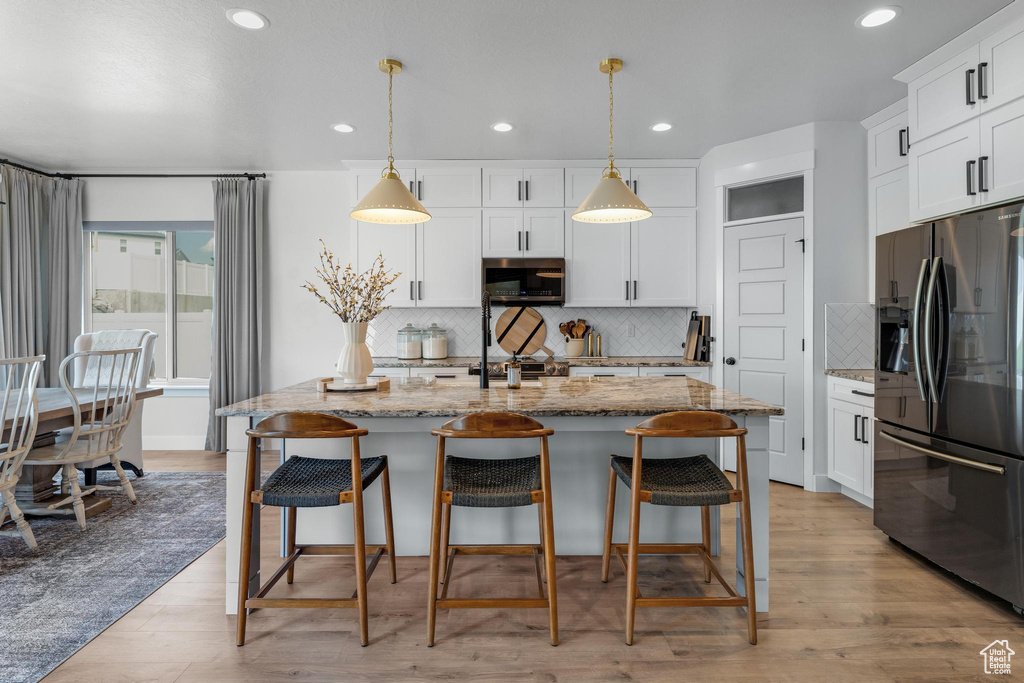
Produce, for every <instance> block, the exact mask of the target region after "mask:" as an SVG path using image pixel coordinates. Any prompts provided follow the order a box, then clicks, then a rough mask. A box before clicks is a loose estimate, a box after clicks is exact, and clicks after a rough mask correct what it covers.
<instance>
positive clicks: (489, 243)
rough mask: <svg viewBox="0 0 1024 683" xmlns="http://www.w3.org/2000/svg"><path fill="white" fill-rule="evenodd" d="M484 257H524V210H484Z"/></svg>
mask: <svg viewBox="0 0 1024 683" xmlns="http://www.w3.org/2000/svg"><path fill="white" fill-rule="evenodd" d="M483 255H484V257H485V258H516V257H518V256H522V255H523V211H522V209H484V220H483Z"/></svg>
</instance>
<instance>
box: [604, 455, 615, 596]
mask: <svg viewBox="0 0 1024 683" xmlns="http://www.w3.org/2000/svg"><path fill="white" fill-rule="evenodd" d="M615 479H616V477H615V470H613V469H612V466H611V464H609V465H608V507H607V508H606V509H605V513H604V554H603V555H602V556H601V581H603V582H604V583H608V565H609V564H610V563H611V559H612V527H614V525H615V484H616V482H615Z"/></svg>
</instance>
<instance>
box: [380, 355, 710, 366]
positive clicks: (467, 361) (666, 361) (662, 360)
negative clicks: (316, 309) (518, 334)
mask: <svg viewBox="0 0 1024 683" xmlns="http://www.w3.org/2000/svg"><path fill="white" fill-rule="evenodd" d="M487 360H488V361H489V362H495V363H498V362H503V361H506V360H508V358H507V357H506V356H504V355H500V356H495V357H491V356H488V358H487ZM534 360H538V361H542V360H547V359H546V358H538V357H535V358H534ZM552 360H554V361H555V362H556V363H567V364H568V365H569V366H570V367H574V366H575V367H588V366H601V367H711V363H710V362H704V361H693V360H686V359H685V358H683V357H682V356H609V357H607V358H586V357H583V358H565V357H563V356H555V357H554V358H553V359H552ZM479 364H480V356H449V357H448V358H444V359H441V360H425V359H423V358H417V359H415V360H401V359H399V358H395V357H393V356H388V357H374V359H373V365H374V366H375V367H378V368H464V367H474V366H477V365H479Z"/></svg>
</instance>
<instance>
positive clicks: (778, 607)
mask: <svg viewBox="0 0 1024 683" xmlns="http://www.w3.org/2000/svg"><path fill="white" fill-rule="evenodd" d="M265 464H266V468H267V469H272V468H273V467H274V466H275V465H276V459H275V457H274V455H273V454H268V456H267V460H266V463H265ZM222 467H223V460H222V456H219V455H216V454H209V453H201V452H165V451H154V452H147V454H146V469H147V471H159V470H162V469H165V470H171V469H173V470H177V471H183V470H216V469H221V468H222ZM397 495H400V492H399V493H398V494H397ZM771 496H772V502H771V514H772V520H771V564H772V571H771V612H770V613H768V614H765V615H761V616H759V618H758V636H759V644H758V645H756V646H751V645H749V644H748V643H747V642H746V630H745V627H744V620H743V615H742V613H741V612H740V611H739V610H738V609H735V610H734V609H722V608H719V609H711V608H702V609H668V608H648V609H638V611H637V625H636V639H635V642H634V645H633V646H632V647H630V646H627V645H625V644H624V642H623V624H624V622H623V612H624V607H625V594H624V586H625V578H624V577H623V575H622V573H621V571H620V570H619V568H618V567H617V566H616V563H615V562H614V561H613V562H612V577H611V579H610V581H609V583H608V584H602V583H601V581H600V558H597V557H559V559H558V593H559V596H558V601H559V627H560V631H561V639H562V643H561V644H560V645H559V646H558V647H551V645H550V644H549V643H548V640H547V638H548V636H547V616H546V614H547V613H546V611H545V610H505V611H501V610H488V611H482V610H453V611H441V612H439V614H438V624H437V644H436V645H435V647H433V648H427V647H426V644H425V633H426V618H425V617H426V586H425V582H426V573H427V561H426V558H422V557H400V558H399V560H398V574H399V576H398V579H399V582H398V583H397V584H396V585H391V584H390V583H389V582H388V579H387V572H386V571H377V572H376V573H375V574H374V576H373V578H372V579H371V581H370V591H369V607H370V639H371V642H370V646H369V647H366V648H361V647H360V646H359V636H358V624H357V622H356V614H355V612H354V611H352V610H261V611H258V612H256V613H254V614H253V615H252V616H250V618H249V627H248V639H247V643H246V645H245V646H244V647H241V648H238V647H236V646H235V644H234V627H235V619H234V617H229V616H226V615H225V614H224V583H223V581H224V544H223V543H220V544H218V545H217V546H215V547H214V548H212V549H211V550H210V551H209V552H207V553H206V554H205V555H203V556H202V557H200V558H199V559H197V560H196V561H195V562H193V563H192V564H191V565H189V566H188V567H187V568H186V569H184V570H183V571H182V572H181V573H180V574H178V575H177V576H176V577H174V579H172V580H171V581H170V582H168V583H167V584H166V585H165V586H163V587H162V588H161V589H160V590H158V591H156V593H154V594H153V595H152V596H150V597H149V598H148V599H146V600H145V601H144V602H142V603H141V604H140V605H139V606H138V607H136V608H135V609H133V610H132V611H131V612H129V613H128V614H126V615H125V616H124V617H122V618H121V619H120V620H119V621H118V622H117V623H115V624H114V625H112V626H111V627H110V628H109V629H107V630H106V631H105V632H104V633H102V634H101V635H100V636H99V637H97V638H96V639H95V640H93V641H92V642H91V643H89V644H88V645H86V646H85V647H84V648H82V649H81V650H80V651H79V652H78V653H77V654H75V655H74V656H73V657H71V658H70V659H69V660H68V661H67V662H65V663H64V664H63V665H61V666H60V667H59V668H58V669H57V670H56V671H54V672H53V673H52V674H51V675H50V676H48V677H47V678H46V679H45V680H46V681H50V682H58V681H74V682H75V683H88V682H91V681H104V682H110V681H168V682H170V681H178V682H181V683H184V682H192V681H225V682H229V681H295V680H300V681H441V680H443V681H452V680H468V679H472V680H476V681H511V680H515V681H621V680H639V681H645V682H646V681H681V680H688V681H780V682H781V681H784V682H785V683H791V682H792V681H793V680H807V681H823V680H828V681H829V683H841V682H843V681H918V680H919V681H969V680H979V681H980V680H984V679H986V676H985V675H984V673H983V669H982V660H981V656H980V655H979V654H978V651H979V650H981V649H982V648H983V647H984V646H986V645H987V644H989V643H990V642H992V641H993V640H995V639H997V638H999V639H1004V638H1008V639H1009V641H1010V646H1011V647H1015V648H1017V649H1018V651H1021V650H1020V649H1019V648H1020V647H1024V621H1022V620H1021V619H1020V618H1018V617H1017V615H1016V614H1014V613H1013V611H1012V610H1011V609H1010V608H1009V607H1008V606H1007V605H1006V604H1005V603H1002V602H1001V601H998V600H995V599H993V598H991V597H989V596H988V595H987V594H985V593H983V592H982V591H979V590H978V589H976V588H974V587H971V586H969V585H967V584H965V583H964V582H962V581H959V580H956V579H954V578H952V577H951V576H950V575H948V574H945V573H943V572H941V571H940V570H938V569H936V568H935V567H933V566H931V565H928V564H927V563H925V562H923V561H922V560H920V559H919V558H917V557H916V556H914V555H912V554H910V553H908V552H906V551H905V550H903V549H901V548H900V547H899V546H898V545H896V544H894V543H891V542H890V541H889V540H888V539H887V538H886V537H885V535H884V534H882V533H881V532H879V531H878V530H877V529H875V528H874V527H873V526H872V523H871V511H870V510H869V509H867V508H864V507H862V506H861V505H859V504H857V503H855V502H853V501H852V500H849V499H848V498H845V497H843V496H841V495H839V494H811V493H806V492H804V491H803V490H801V489H798V488H795V487H791V486H786V485H782V484H778V485H776V484H773V485H772V490H771ZM140 504H142V505H144V504H145V501H140ZM459 513H460V510H458V509H456V510H455V512H454V515H453V516H454V524H455V525H457V524H458V516H459ZM424 514H427V511H425V512H424ZM263 520H264V523H263V539H264V542H263V548H264V549H265V551H266V553H265V556H264V560H263V562H264V565H263V566H264V567H276V566H277V558H276V557H275V554H274V553H275V551H276V549H277V547H278V546H277V539H278V533H279V527H278V517H277V515H276V510H275V514H269V515H264V517H263ZM555 524H556V525H557V524H558V520H557V519H556V520H555ZM382 536H383V532H382V530H379V529H368V530H367V538H368V541H369V542H377V541H379V540H380V538H379V537H382ZM722 537H723V541H724V543H723V545H724V546H725V553H724V555H723V557H721V558H719V559H720V566H723V567H726V568H729V571H728V572H727V575H728V576H729V577H730V578H731V577H732V576H733V574H732V570H731V568H732V567H733V566H735V565H734V539H735V517H734V513H733V510H732V508H731V507H730V508H728V509H724V510H723V533H722ZM623 540H625V539H623ZM680 540H683V539H680ZM399 541H400V539H399ZM399 553H401V546H399ZM640 568H641V589H642V590H643V591H644V593H647V594H650V595H656V594H658V593H665V594H668V593H689V594H701V593H704V592H706V591H711V590H714V589H712V588H708V587H706V585H705V584H704V583H703V581H702V580H701V579H700V576H701V574H700V568H699V565H698V563H697V561H696V560H695V559H693V558H687V559H680V558H671V559H665V558H645V559H643V560H641V564H640ZM353 576H354V571H353V568H352V564H351V560H350V559H341V558H329V557H325V558H312V559H305V560H301V561H300V562H299V564H298V565H297V570H296V573H295V583H294V584H292V585H291V586H288V585H286V584H284V582H282V583H281V584H279V585H278V586H276V587H275V588H274V591H273V594H274V595H281V596H321V597H329V596H347V595H348V594H350V593H351V591H352V585H353ZM535 581H536V580H535V578H534V574H533V561H532V559H530V558H528V557H500V558H486V557H460V558H459V560H458V561H457V562H456V565H455V579H454V582H453V584H452V588H451V595H452V596H453V597H471V596H479V595H495V593H496V592H498V593H500V594H502V595H504V596H509V597H511V596H532V595H533V592H535V591H536V582H535ZM719 590H720V589H719ZM1020 657H1021V659H1020V664H1019V665H1018V664H1017V662H1016V661H1014V662H1013V664H1014V665H1015V667H1014V668H1017V670H1018V671H1019V672H1020V673H1018V676H1022V675H1024V655H1020ZM1018 667H1019V668H1018Z"/></svg>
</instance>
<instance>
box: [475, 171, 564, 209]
mask: <svg viewBox="0 0 1024 683" xmlns="http://www.w3.org/2000/svg"><path fill="white" fill-rule="evenodd" d="M559 170H561V169H559ZM483 204H484V206H485V207H511V206H522V205H523V171H522V169H520V168H485V169H484V170H483Z"/></svg>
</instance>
